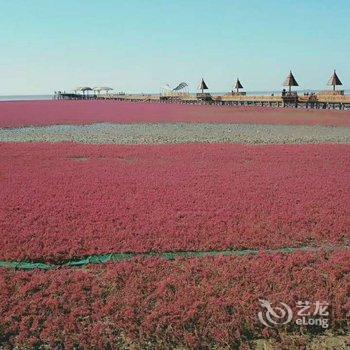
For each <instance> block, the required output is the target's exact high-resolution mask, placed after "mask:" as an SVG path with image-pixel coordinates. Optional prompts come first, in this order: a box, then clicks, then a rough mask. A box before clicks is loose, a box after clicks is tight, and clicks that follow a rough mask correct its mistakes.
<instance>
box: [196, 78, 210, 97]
mask: <svg viewBox="0 0 350 350" xmlns="http://www.w3.org/2000/svg"><path fill="white" fill-rule="evenodd" d="M198 90H202V93H203V90H208V86H207V84H206V83H205V81H204V79H203V78H202V81H201V83H200V84H199V86H198Z"/></svg>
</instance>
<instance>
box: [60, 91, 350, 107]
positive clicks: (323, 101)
mask: <svg viewBox="0 0 350 350" xmlns="http://www.w3.org/2000/svg"><path fill="white" fill-rule="evenodd" d="M198 95H199V94H196V95H195V94H189V95H181V96H167V97H166V96H161V95H134V94H132V95H131V94H130V95H127V94H125V95H119V94H99V95H89V96H88V97H87V96H82V95H79V94H71V93H69V94H63V93H62V94H60V95H57V96H56V99H66V100H81V99H88V100H115V101H128V102H149V103H181V104H205V105H213V106H261V107H282V108H283V107H292V108H313V109H339V110H344V109H349V108H350V95H341V94H335V95H326V94H322V93H320V94H312V95H300V96H299V95H293V96H291V95H288V94H287V95H286V96H282V95H281V96H249V95H223V96H213V95H210V94H206V99H203V98H200V97H199V96H198Z"/></svg>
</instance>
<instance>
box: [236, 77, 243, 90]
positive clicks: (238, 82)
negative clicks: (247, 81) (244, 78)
mask: <svg viewBox="0 0 350 350" xmlns="http://www.w3.org/2000/svg"><path fill="white" fill-rule="evenodd" d="M235 89H243V85H242V84H241V82H240V81H239V79H238V78H237V81H236V85H235Z"/></svg>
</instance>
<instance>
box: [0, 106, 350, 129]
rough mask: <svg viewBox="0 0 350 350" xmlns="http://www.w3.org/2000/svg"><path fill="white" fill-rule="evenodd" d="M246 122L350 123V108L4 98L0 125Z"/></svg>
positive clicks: (0, 113)
mask: <svg viewBox="0 0 350 350" xmlns="http://www.w3.org/2000/svg"><path fill="white" fill-rule="evenodd" d="M102 122H111V123H164V122H167V123H175V122H184V123H186V122H187V123H245V124H285V125H329V126H331V125H333V126H350V111H335V110H303V109H298V110H294V109H290V108H286V109H282V108H267V107H223V106H222V107H220V106H194V105H181V104H159V103H135V102H116V101H98V100H92V101H14V102H0V127H1V128H5V127H7V128H9V127H21V126H28V125H36V126H37V125H54V124H92V123H102Z"/></svg>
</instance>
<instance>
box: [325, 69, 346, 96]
mask: <svg viewBox="0 0 350 350" xmlns="http://www.w3.org/2000/svg"><path fill="white" fill-rule="evenodd" d="M327 85H332V86H333V91H335V87H336V86H337V85H343V84H342V82H341V81H340V79H339V77H338V75H337V73H336V72H335V70H334V72H333V74H332V76H331V77H330V79H329V80H328V84H327Z"/></svg>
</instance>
